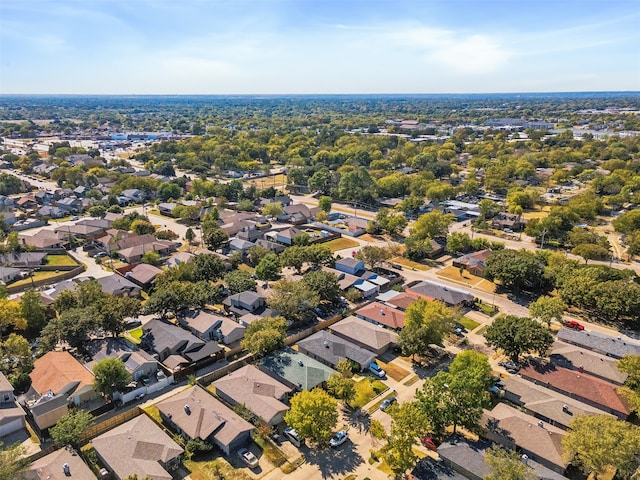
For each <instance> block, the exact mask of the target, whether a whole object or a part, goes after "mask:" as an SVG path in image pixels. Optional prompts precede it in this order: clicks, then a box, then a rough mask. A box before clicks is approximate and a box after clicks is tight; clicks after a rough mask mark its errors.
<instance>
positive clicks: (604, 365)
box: [549, 342, 629, 385]
mask: <svg viewBox="0 0 640 480" xmlns="http://www.w3.org/2000/svg"><path fill="white" fill-rule="evenodd" d="M549 359H550V360H551V361H552V362H553V363H555V364H556V365H560V366H561V367H565V368H570V369H572V370H577V369H579V368H581V367H582V369H583V370H584V371H585V372H587V373H591V374H592V375H596V376H598V377H601V378H605V379H607V380H609V381H612V382H615V383H619V384H621V385H622V384H623V383H624V382H625V380H626V379H627V377H628V376H629V374H628V373H624V372H621V371H620V370H618V367H617V366H616V365H617V363H618V361H617V360H615V359H614V358H611V357H607V356H606V355H600V354H599V353H596V352H592V351H590V350H585V349H583V348H580V347H578V346H574V345H569V344H567V343H563V342H555V343H554V344H553V346H552V347H551V355H549Z"/></svg>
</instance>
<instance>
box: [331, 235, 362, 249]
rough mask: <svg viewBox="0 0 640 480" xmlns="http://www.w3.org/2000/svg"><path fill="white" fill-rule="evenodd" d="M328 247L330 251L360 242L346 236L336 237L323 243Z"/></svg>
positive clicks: (357, 244) (356, 244)
mask: <svg viewBox="0 0 640 480" xmlns="http://www.w3.org/2000/svg"><path fill="white" fill-rule="evenodd" d="M323 245H326V246H327V247H329V249H330V250H331V251H332V252H337V251H338V250H344V249H345V248H354V247H358V246H360V243H358V242H356V241H355V240H352V239H350V238H346V237H340V238H336V239H335V240H331V241H329V242H326V243H324V244H323Z"/></svg>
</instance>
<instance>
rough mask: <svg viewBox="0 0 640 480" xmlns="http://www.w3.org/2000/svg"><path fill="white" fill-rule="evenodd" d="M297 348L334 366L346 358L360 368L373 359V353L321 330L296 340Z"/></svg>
mask: <svg viewBox="0 0 640 480" xmlns="http://www.w3.org/2000/svg"><path fill="white" fill-rule="evenodd" d="M298 350H299V351H300V352H302V353H304V354H305V355H309V356H310V357H311V358H315V359H316V360H318V361H320V362H322V363H325V364H326V365H329V366H331V367H335V366H336V365H337V364H338V362H339V361H340V360H342V359H343V358H346V359H347V360H351V361H352V362H354V363H355V364H357V365H358V366H359V367H360V369H361V370H364V369H365V368H367V367H368V366H369V364H370V363H371V362H373V361H374V360H375V357H376V356H375V354H374V353H372V352H370V351H369V350H365V349H364V348H361V347H359V346H357V345H355V344H354V343H352V342H350V341H348V340H344V339H343V338H341V337H338V336H337V335H334V334H332V333H329V332H326V331H324V330H321V331H319V332H317V333H314V334H313V335H311V336H310V337H307V338H305V339H304V340H300V341H299V342H298Z"/></svg>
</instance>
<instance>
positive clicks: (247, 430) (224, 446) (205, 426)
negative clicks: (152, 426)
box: [156, 385, 254, 455]
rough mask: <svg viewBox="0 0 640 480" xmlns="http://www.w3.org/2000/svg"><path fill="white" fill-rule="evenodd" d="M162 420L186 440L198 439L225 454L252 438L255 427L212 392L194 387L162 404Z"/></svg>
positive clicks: (160, 405)
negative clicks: (214, 446) (212, 445)
mask: <svg viewBox="0 0 640 480" xmlns="http://www.w3.org/2000/svg"><path fill="white" fill-rule="evenodd" d="M156 406H157V407H158V410H159V412H160V416H161V417H162V420H163V421H165V422H166V423H167V424H168V425H170V426H171V428H172V429H173V430H175V431H176V432H177V433H179V434H180V435H182V436H183V437H184V438H185V439H187V440H192V439H196V438H199V439H201V440H204V441H206V442H211V443H213V444H214V445H216V446H217V447H219V448H220V449H221V450H222V451H223V452H224V453H225V454H226V455H229V454H230V453H231V452H232V451H234V450H236V449H238V448H239V447H241V446H243V445H245V444H246V443H247V442H249V440H250V439H251V432H252V431H253V429H254V427H253V425H251V424H250V423H249V422H247V421H246V420H244V419H243V418H242V417H240V416H239V415H238V414H237V413H235V412H234V411H233V410H231V409H230V408H229V407H227V406H225V405H224V404H223V403H222V402H221V401H220V400H218V399H216V398H215V397H214V396H213V395H211V394H210V393H209V392H207V391H206V390H204V389H203V388H201V387H199V386H198V385H194V386H193V387H191V388H188V389H186V390H183V391H181V392H180V393H178V394H176V395H174V396H172V397H170V398H167V399H166V400H163V401H161V402H159V403H158V404H157V405H156Z"/></svg>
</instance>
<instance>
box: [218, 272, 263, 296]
mask: <svg viewBox="0 0 640 480" xmlns="http://www.w3.org/2000/svg"><path fill="white" fill-rule="evenodd" d="M224 283H225V284H226V285H227V288H228V289H229V293H231V294H232V295H234V294H236V293H242V292H246V291H247V290H250V291H252V292H255V291H256V288H257V286H258V285H257V284H256V281H255V280H254V279H253V277H252V276H251V274H250V273H249V272H247V271H245V270H233V271H231V272H229V273H227V274H226V275H225V276H224Z"/></svg>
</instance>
